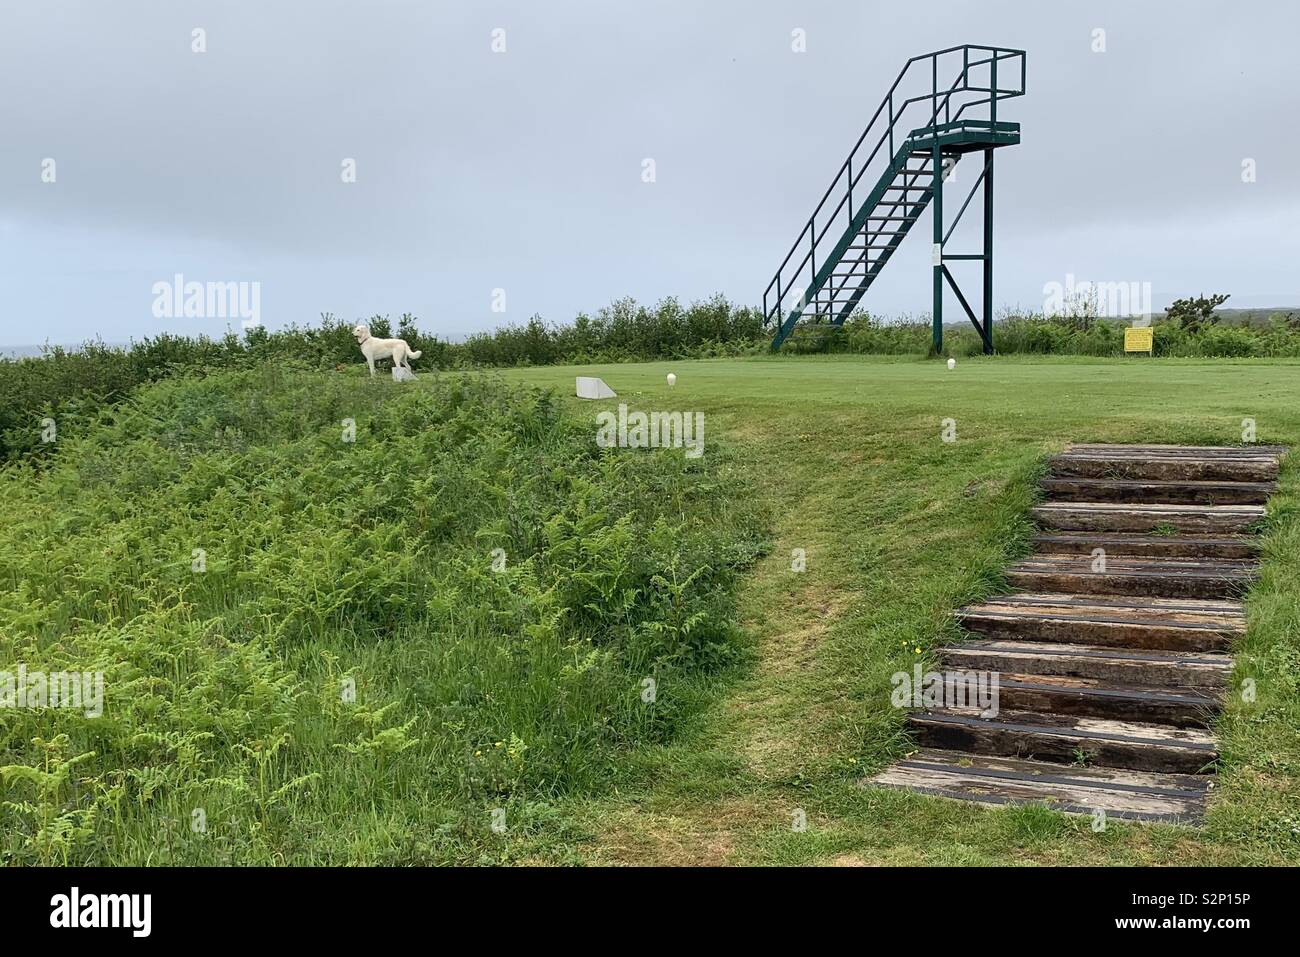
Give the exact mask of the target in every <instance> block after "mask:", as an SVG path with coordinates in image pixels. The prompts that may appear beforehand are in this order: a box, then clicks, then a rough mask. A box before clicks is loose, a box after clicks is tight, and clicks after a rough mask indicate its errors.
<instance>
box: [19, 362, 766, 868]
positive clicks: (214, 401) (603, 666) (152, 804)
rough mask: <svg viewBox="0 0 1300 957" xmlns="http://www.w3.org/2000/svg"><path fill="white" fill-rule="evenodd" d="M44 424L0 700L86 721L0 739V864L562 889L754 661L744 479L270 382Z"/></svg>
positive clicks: (471, 391)
mask: <svg viewBox="0 0 1300 957" xmlns="http://www.w3.org/2000/svg"><path fill="white" fill-rule="evenodd" d="M62 425H63V427H61V428H60V438H59V441H58V445H57V450H56V451H55V452H54V454H53V455H47V456H46V457H45V460H44V462H43V463H42V465H41V467H40V468H37V467H35V466H33V465H22V464H11V465H9V466H7V467H6V468H5V470H4V472H3V475H2V476H0V483H2V485H3V492H4V503H5V523H4V525H3V527H2V528H0V671H9V672H10V673H13V672H15V671H16V670H17V666H18V665H20V664H22V665H25V666H26V667H27V669H29V671H35V670H41V671H45V672H57V671H77V672H86V671H91V672H94V671H100V672H103V673H104V677H105V685H106V689H105V690H106V700H105V703H104V713H103V715H102V716H87V715H86V714H84V713H81V712H78V711H73V710H54V709H33V708H4V709H0V786H2V788H3V790H2V791H0V860H3V861H4V862H5V863H17V864H24V863H41V864H70V863H71V864H178V863H179V864H199V863H230V864H281V863H294V864H310V863H369V864H373V863H390V864H406V863H430V862H482V863H491V862H502V861H511V860H515V859H518V858H520V857H527V856H531V855H533V854H535V853H539V852H538V851H537V850H535V848H544V849H549V850H547V851H546V853H548V854H549V857H550V859H553V860H568V859H570V858H571V856H572V853H573V851H572V848H573V847H574V841H573V839H572V838H571V837H570V836H569V830H570V829H571V827H572V823H571V821H570V819H568V818H565V817H564V816H562V815H560V814H559V812H558V811H557V802H558V801H560V800H561V799H563V798H566V797H569V798H571V797H572V796H574V795H587V796H589V795H591V794H594V793H598V792H600V791H604V790H608V789H610V788H612V787H614V786H616V785H617V783H618V781H619V780H620V779H621V778H622V777H623V770H622V769H623V766H624V756H625V755H626V753H627V752H628V750H629V748H631V747H632V746H634V745H636V744H638V743H646V742H656V741H665V740H668V739H670V738H671V736H672V735H673V733H674V731H675V730H676V728H677V727H678V726H679V725H680V724H681V723H682V722H683V721H686V720H688V719H689V717H690V716H691V714H692V713H694V712H695V711H697V710H698V708H699V707H700V705H701V703H702V702H704V701H706V700H709V698H710V692H709V688H710V687H711V686H712V685H713V684H715V683H717V682H718V681H720V680H722V678H721V676H723V675H725V674H727V673H728V671H729V670H734V669H735V668H736V667H737V666H738V663H739V662H740V661H741V660H742V659H743V657H744V655H745V646H744V643H743V641H742V636H741V635H740V633H739V632H738V629H737V628H736V626H735V624H734V617H735V614H734V605H733V601H734V590H735V585H736V575H737V572H738V570H739V569H741V568H743V567H745V566H746V565H748V564H749V563H750V562H752V560H753V559H754V557H755V556H756V555H757V554H758V553H759V552H760V551H761V550H762V548H763V546H764V531H763V528H764V526H763V519H762V515H761V511H760V510H759V509H758V508H757V506H756V504H755V501H754V498H753V496H752V494H751V493H750V491H749V486H748V484H747V480H746V477H745V476H744V475H743V474H742V473H741V472H740V471H739V470H737V469H736V468H735V467H734V464H733V463H732V462H730V461H729V460H728V458H727V457H726V456H725V455H723V456H710V457H709V458H708V459H704V460H695V461H693V460H690V459H687V458H685V457H684V456H683V454H682V453H681V451H671V450H670V451H663V452H654V453H643V454H631V453H622V452H619V451H616V450H609V451H602V450H600V449H598V448H597V447H596V445H595V443H594V442H593V438H592V436H593V432H592V430H591V429H590V428H588V427H587V426H586V425H585V424H583V423H580V422H577V421H575V420H574V419H573V418H571V417H568V416H566V415H564V414H562V412H561V410H560V409H559V408H558V407H557V404H556V403H555V401H554V400H553V399H552V397H550V396H548V395H546V394H544V393H540V392H537V391H534V390H527V389H521V388H519V387H508V386H506V385H505V384H503V383H501V382H500V381H499V380H492V379H484V378H465V379H457V380H456V381H454V382H441V383H440V382H437V381H435V380H434V379H433V377H428V378H426V379H425V380H424V382H423V383H422V385H420V386H416V387H401V386H397V385H395V384H394V383H392V382H389V381H384V380H376V381H372V380H369V379H363V378H361V377H360V376H359V375H339V374H334V373H319V372H307V371H302V370H294V369H287V368H284V367H283V366H282V365H281V364H279V363H273V364H268V365H263V366H260V367H255V368H252V369H249V370H244V371H238V372H225V373H214V374H211V375H209V376H207V377H205V378H177V379H171V380H167V381H164V382H161V383H158V384H155V385H152V386H149V387H147V388H145V389H143V390H140V391H137V392H136V393H134V394H133V395H132V397H131V398H130V399H129V400H127V401H125V402H123V403H120V404H118V405H116V406H114V407H111V408H107V409H96V410H93V411H89V412H87V413H85V415H83V416H82V417H81V418H80V419H77V418H72V419H69V420H68V421H67V422H65V423H62ZM647 679H653V680H654V682H655V683H656V687H655V694H654V695H653V697H652V698H650V699H648V696H647V695H646V693H645V692H646V681H647ZM493 812H497V813H498V814H504V816H503V817H498V818H497V819H495V820H494V818H493V816H492V815H493ZM494 823H495V824H498V825H504V830H501V829H497V830H494V829H493V825H494Z"/></svg>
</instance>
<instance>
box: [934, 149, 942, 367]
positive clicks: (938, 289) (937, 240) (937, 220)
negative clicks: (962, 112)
mask: <svg viewBox="0 0 1300 957" xmlns="http://www.w3.org/2000/svg"><path fill="white" fill-rule="evenodd" d="M931 205H932V206H933V207H934V246H933V249H934V250H935V251H937V252H938V253H939V256H938V257H934V258H941V256H942V247H943V155H942V153H941V151H940V149H939V143H938V140H937V138H936V141H935V144H934V198H933V199H932V200H931ZM931 316H932V322H933V330H932V338H933V342H934V354H935V355H942V354H943V263H942V262H936V263H935V264H934V309H933V311H932V312H931Z"/></svg>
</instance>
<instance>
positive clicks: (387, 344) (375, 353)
mask: <svg viewBox="0 0 1300 957" xmlns="http://www.w3.org/2000/svg"><path fill="white" fill-rule="evenodd" d="M352 334H353V335H354V336H356V337H357V345H359V346H360V347H361V354H362V355H363V356H365V357H366V362H367V363H368V364H369V366H370V374H371V376H373V375H374V374H375V360H376V359H392V360H393V365H395V366H400V367H401V368H403V369H405V370H406V371H407V372H410V371H411V360H412V359H418V358H420V356H421V353H420V351H419V350H418V349H412V348H411V347H410V346H408V345H407V344H406V340H405V339H376V338H375V337H374V336H372V335H371V334H370V327H369V326H367V325H365V324H364V323H357V327H356V328H355V329H353V330H352Z"/></svg>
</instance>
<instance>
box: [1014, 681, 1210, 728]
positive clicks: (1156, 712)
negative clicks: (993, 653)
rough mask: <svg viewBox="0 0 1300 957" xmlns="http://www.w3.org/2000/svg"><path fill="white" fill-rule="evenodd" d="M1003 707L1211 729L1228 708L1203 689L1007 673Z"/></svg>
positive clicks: (1015, 709)
mask: <svg viewBox="0 0 1300 957" xmlns="http://www.w3.org/2000/svg"><path fill="white" fill-rule="evenodd" d="M998 707H999V708H1000V709H1007V710H1011V711H1044V712H1050V713H1051V714H1056V715H1065V714H1072V715H1079V716H1081V717H1087V718H1105V719H1109V720H1112V721H1142V722H1146V723H1150V724H1162V725H1163V724H1167V725H1173V726H1174V727H1179V728H1207V727H1209V726H1210V724H1211V723H1212V722H1213V720H1214V717H1215V715H1217V714H1218V713H1219V712H1220V711H1222V710H1223V699H1222V697H1221V696H1220V695H1217V694H1215V693H1213V692H1210V691H1207V690H1205V689H1199V688H1153V687H1146V686H1141V685H1123V684H1116V683H1114V682H1108V681H1100V680H1098V679H1096V678H1073V677H1068V676H1065V675H1041V674H1038V675H1030V674H1016V673H1004V674H1000V675H999V676H998Z"/></svg>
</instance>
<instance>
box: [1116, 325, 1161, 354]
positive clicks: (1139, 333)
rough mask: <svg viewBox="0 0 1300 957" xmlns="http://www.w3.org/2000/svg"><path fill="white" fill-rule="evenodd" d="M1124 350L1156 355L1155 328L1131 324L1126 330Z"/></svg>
mask: <svg viewBox="0 0 1300 957" xmlns="http://www.w3.org/2000/svg"><path fill="white" fill-rule="evenodd" d="M1124 351H1125V352H1145V353H1147V354H1148V355H1155V351H1156V336H1155V330H1154V329H1152V328H1151V327H1150V326H1131V327H1129V328H1128V329H1125V330H1124Z"/></svg>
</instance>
